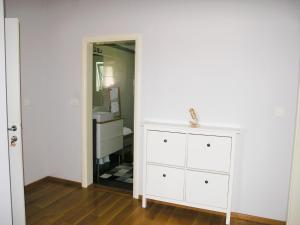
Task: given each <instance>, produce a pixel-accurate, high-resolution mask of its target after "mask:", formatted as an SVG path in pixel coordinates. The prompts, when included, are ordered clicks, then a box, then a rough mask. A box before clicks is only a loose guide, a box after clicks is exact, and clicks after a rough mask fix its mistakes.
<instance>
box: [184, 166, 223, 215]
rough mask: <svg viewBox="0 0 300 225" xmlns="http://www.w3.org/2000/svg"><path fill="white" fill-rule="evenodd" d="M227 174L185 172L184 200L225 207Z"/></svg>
mask: <svg viewBox="0 0 300 225" xmlns="http://www.w3.org/2000/svg"><path fill="white" fill-rule="evenodd" d="M228 178H229V177H228V175H221V174H212V173H204V172H195V171H187V172H186V201H187V202H190V203H197V204H201V205H207V206H213V207H218V208H223V209H225V208H226V207H227V193H228Z"/></svg>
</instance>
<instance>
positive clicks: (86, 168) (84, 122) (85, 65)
mask: <svg viewBox="0 0 300 225" xmlns="http://www.w3.org/2000/svg"><path fill="white" fill-rule="evenodd" d="M141 39H142V38H141V35H140V34H129V35H112V36H99V37H86V38H84V39H83V42H82V78H81V85H82V86H81V88H82V92H81V101H82V104H81V144H82V146H81V148H82V178H81V180H82V187H84V188H87V187H88V186H89V185H91V184H92V183H93V150H92V149H93V135H92V127H93V125H92V113H93V112H92V91H91V90H92V60H93V58H92V51H93V43H99V42H100V43H107V42H109V43H111V42H119V41H135V69H134V71H135V75H134V134H133V139H134V146H133V197H134V198H138V197H139V186H140V185H139V184H140V172H139V171H140V170H139V169H140V165H139V164H140V163H139V158H140V151H139V146H140V135H141V132H140V124H141V101H140V95H141V91H140V78H141V73H140V71H141V49H142V40H141Z"/></svg>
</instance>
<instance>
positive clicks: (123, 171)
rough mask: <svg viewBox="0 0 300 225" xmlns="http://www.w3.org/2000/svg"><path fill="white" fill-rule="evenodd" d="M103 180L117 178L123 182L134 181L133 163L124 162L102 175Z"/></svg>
mask: <svg viewBox="0 0 300 225" xmlns="http://www.w3.org/2000/svg"><path fill="white" fill-rule="evenodd" d="M100 179H102V180H115V181H120V182H123V183H128V184H132V183H133V165H132V163H122V164H120V165H118V166H116V167H115V168H113V169H111V170H109V171H107V172H105V173H103V174H102V175H100Z"/></svg>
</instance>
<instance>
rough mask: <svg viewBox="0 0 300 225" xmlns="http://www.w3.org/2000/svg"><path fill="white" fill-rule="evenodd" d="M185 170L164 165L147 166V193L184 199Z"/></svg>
mask: <svg viewBox="0 0 300 225" xmlns="http://www.w3.org/2000/svg"><path fill="white" fill-rule="evenodd" d="M183 186H184V171H183V170H182V169H175V168H168V167H163V166H154V165H148V166H147V194H148V195H154V196H158V197H163V198H170V199H174V200H183Z"/></svg>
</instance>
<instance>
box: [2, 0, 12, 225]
mask: <svg viewBox="0 0 300 225" xmlns="http://www.w3.org/2000/svg"><path fill="white" fill-rule="evenodd" d="M8 159H9V157H8V146H7V114H6V80H5V43H4V10H3V0H0V224H5V225H11V224H12V216H11V198H10V197H11V196H10V178H9V160H8Z"/></svg>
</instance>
